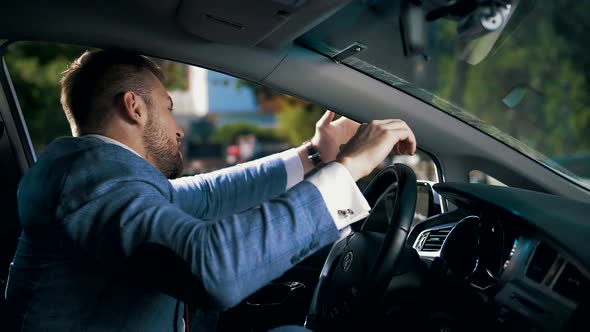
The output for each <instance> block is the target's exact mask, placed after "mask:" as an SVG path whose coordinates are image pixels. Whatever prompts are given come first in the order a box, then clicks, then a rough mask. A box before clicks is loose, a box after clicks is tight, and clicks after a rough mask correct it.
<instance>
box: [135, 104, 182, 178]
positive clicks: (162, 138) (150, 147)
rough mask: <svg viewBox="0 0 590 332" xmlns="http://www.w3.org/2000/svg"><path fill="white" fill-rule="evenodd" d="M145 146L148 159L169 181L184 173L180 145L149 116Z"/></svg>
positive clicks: (144, 138)
mask: <svg viewBox="0 0 590 332" xmlns="http://www.w3.org/2000/svg"><path fill="white" fill-rule="evenodd" d="M145 129H146V130H145V132H144V134H143V146H144V149H145V151H146V153H147V156H148V157H151V158H152V160H153V161H154V163H155V166H156V168H157V169H158V170H159V171H160V172H161V173H162V174H164V176H165V177H167V178H168V179H175V178H177V177H179V176H180V174H181V173H182V168H183V165H182V154H181V153H180V149H179V147H180V144H179V143H176V142H175V141H173V140H172V139H170V138H169V137H168V136H167V135H166V133H165V132H164V130H162V128H160V127H158V125H157V124H156V122H155V121H153V119H152V115H151V113H150V115H148V121H147V124H146V128H145Z"/></svg>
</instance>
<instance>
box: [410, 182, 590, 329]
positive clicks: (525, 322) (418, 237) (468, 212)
mask: <svg viewBox="0 0 590 332" xmlns="http://www.w3.org/2000/svg"><path fill="white" fill-rule="evenodd" d="M434 189H435V190H436V191H437V192H438V193H439V194H440V195H442V196H443V197H444V198H446V199H447V200H449V201H450V202H452V203H453V204H455V205H456V206H458V207H459V209H458V210H457V211H455V212H452V213H443V214H440V215H438V216H435V217H431V218H429V219H427V220H426V221H424V222H422V223H420V224H418V225H416V226H415V227H414V228H413V229H412V231H411V233H410V235H409V237H408V239H409V241H410V243H411V244H412V246H413V248H414V249H416V251H417V252H418V254H419V255H420V257H421V258H422V260H423V261H425V262H428V263H429V264H431V266H437V267H439V268H440V269H441V270H442V271H444V273H442V274H441V275H444V276H445V277H447V278H449V279H451V280H454V281H455V282H457V283H460V284H461V285H465V286H466V287H468V288H470V289H471V290H472V292H473V293H476V294H478V296H479V297H481V298H484V299H485V301H484V302H486V308H493V309H491V310H493V314H492V315H491V316H492V317H493V320H494V324H496V325H494V326H496V327H497V328H502V329H504V328H507V329H514V328H516V327H517V328H518V329H519V330H525V331H526V330H541V331H558V330H562V329H564V327H566V326H569V325H568V324H571V321H572V320H573V319H577V318H576V317H578V316H580V315H581V313H580V312H581V311H580V310H578V308H579V307H580V306H585V305H587V304H588V301H589V300H590V296H589V295H590V293H589V291H590V287H589V286H590V281H589V280H590V278H589V273H588V266H590V264H589V263H590V259H588V258H589V257H588V256H589V255H588V252H587V251H586V249H588V243H587V242H589V241H590V225H586V224H587V221H588V219H587V218H586V216H585V214H586V213H587V212H588V211H590V204H587V203H584V202H577V201H570V200H566V199H564V198H561V197H557V196H552V195H547V194H541V193H536V192H531V191H526V190H521V189H515V188H503V187H494V186H486V185H477V184H463V183H462V184H458V183H457V184H438V185H435V186H434ZM588 224H590V223H588ZM585 239H588V240H585Z"/></svg>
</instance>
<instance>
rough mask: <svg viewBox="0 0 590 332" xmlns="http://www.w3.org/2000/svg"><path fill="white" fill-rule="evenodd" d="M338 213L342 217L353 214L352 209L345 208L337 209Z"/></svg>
mask: <svg viewBox="0 0 590 332" xmlns="http://www.w3.org/2000/svg"><path fill="white" fill-rule="evenodd" d="M337 212H338V215H339V216H340V217H342V218H344V217H348V216H350V215H353V214H354V211H352V210H351V209H346V210H338V211H337Z"/></svg>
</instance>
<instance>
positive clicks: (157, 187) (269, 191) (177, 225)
mask: <svg viewBox="0 0 590 332" xmlns="http://www.w3.org/2000/svg"><path fill="white" fill-rule="evenodd" d="M285 186H286V170H285V166H284V164H283V162H282V161H281V159H280V158H278V157H276V156H275V157H268V158H266V159H265V162H264V163H263V164H261V165H253V164H250V165H247V164H246V165H242V166H236V167H232V168H229V169H226V170H222V171H218V172H214V173H211V174H207V175H201V176H193V177H186V178H181V179H178V180H174V181H169V180H168V179H166V178H165V177H163V176H162V174H161V173H160V172H159V171H157V170H156V169H155V168H153V167H152V166H151V165H150V164H149V163H147V162H146V161H145V160H144V159H142V158H140V157H138V156H137V155H135V154H133V153H132V152H130V151H128V150H126V149H124V148H122V147H119V146H116V145H112V144H107V143H104V142H102V141H101V140H99V139H96V138H92V137H87V138H60V139H58V140H56V141H54V142H53V143H52V144H50V145H49V146H48V147H47V148H46V150H45V151H44V153H43V154H42V156H41V157H40V159H39V161H38V162H37V163H36V164H35V165H34V166H33V167H32V168H31V169H30V170H29V172H28V173H27V174H26V175H25V176H24V177H23V179H22V180H21V183H20V185H19V191H18V204H19V217H20V222H21V224H22V228H23V231H22V235H21V237H20V239H19V244H18V249H17V253H16V255H15V258H14V262H13V263H12V265H11V270H10V276H9V282H8V286H7V289H6V298H7V301H8V305H9V306H10V307H11V308H12V309H13V310H14V311H16V313H17V316H18V318H19V324H21V325H22V327H23V331H172V330H173V329H174V325H175V324H176V326H177V327H178V326H179V325H180V324H181V317H182V315H181V313H182V305H180V310H179V301H178V299H180V300H182V301H184V302H189V303H194V306H199V307H201V308H217V309H225V308H229V307H232V306H234V305H236V304H238V303H239V302H240V301H241V300H243V299H244V298H246V297H247V296H248V295H250V294H252V293H253V292H255V291H256V290H257V289H259V288H260V287H262V286H264V285H265V284H266V283H268V282H269V281H272V280H273V279H275V278H277V277H279V276H280V275H281V274H282V273H284V272H285V271H287V270H288V269H289V268H291V267H292V266H293V265H294V264H297V263H298V262H299V261H301V260H302V259H303V258H305V257H306V256H308V255H310V254H311V253H313V252H314V251H317V250H318V249H319V248H321V247H323V246H326V245H328V244H330V243H332V242H333V241H335V240H336V239H337V238H338V235H339V233H338V230H337V229H336V227H335V225H334V222H333V220H332V218H331V217H330V214H329V212H328V210H327V208H326V206H325V203H324V201H323V199H322V197H321V195H320V193H319V191H318V190H317V188H316V187H315V186H314V185H312V184H311V183H309V182H306V181H303V182H301V183H299V184H298V185H296V186H295V187H294V188H292V189H290V190H289V191H287V192H284V190H285Z"/></svg>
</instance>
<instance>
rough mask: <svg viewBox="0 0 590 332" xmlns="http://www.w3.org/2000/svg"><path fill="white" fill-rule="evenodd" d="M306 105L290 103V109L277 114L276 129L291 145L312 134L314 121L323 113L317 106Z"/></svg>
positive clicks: (304, 139) (298, 143) (306, 138)
mask: <svg viewBox="0 0 590 332" xmlns="http://www.w3.org/2000/svg"><path fill="white" fill-rule="evenodd" d="M307 106H308V107H305V106H303V105H291V107H290V109H286V110H284V111H283V112H280V113H279V114H277V121H278V123H279V127H278V131H279V133H280V135H281V136H282V137H284V138H285V139H286V141H287V142H288V143H289V144H291V145H292V146H297V145H300V144H301V143H303V142H304V141H306V140H308V139H310V138H311V137H312V136H313V134H314V131H315V123H316V122H317V121H318V120H319V119H320V118H321V117H322V114H323V113H324V111H323V110H322V109H321V108H319V107H317V106H311V105H309V104H308V105H307Z"/></svg>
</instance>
